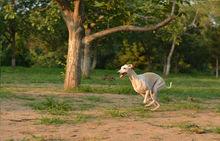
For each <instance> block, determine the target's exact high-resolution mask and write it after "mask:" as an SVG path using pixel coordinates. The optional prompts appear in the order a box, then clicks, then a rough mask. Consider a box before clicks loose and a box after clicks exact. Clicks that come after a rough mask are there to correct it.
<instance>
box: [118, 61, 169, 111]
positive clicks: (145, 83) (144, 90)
mask: <svg viewBox="0 0 220 141" xmlns="http://www.w3.org/2000/svg"><path fill="white" fill-rule="evenodd" d="M118 72H119V73H120V78H122V77H124V76H125V75H128V77H129V79H130V81H131V84H132V86H133V88H134V90H135V91H136V92H137V93H138V94H140V95H141V96H143V97H144V101H143V103H144V104H146V103H147V102H149V103H148V104H146V105H145V106H147V107H148V106H151V105H153V104H154V105H155V106H156V107H155V108H153V109H151V110H152V111H154V110H156V109H158V108H159V107H160V104H159V103H158V101H157V93H158V91H159V90H160V89H162V88H164V87H165V86H166V85H165V81H164V80H163V78H161V77H160V76H159V75H158V74H155V73H152V72H147V73H144V74H140V75H137V74H136V73H135V72H134V70H133V65H132V64H125V65H123V66H122V67H121V69H120V70H119V71H118ZM171 86H172V83H170V86H169V87H167V88H171Z"/></svg>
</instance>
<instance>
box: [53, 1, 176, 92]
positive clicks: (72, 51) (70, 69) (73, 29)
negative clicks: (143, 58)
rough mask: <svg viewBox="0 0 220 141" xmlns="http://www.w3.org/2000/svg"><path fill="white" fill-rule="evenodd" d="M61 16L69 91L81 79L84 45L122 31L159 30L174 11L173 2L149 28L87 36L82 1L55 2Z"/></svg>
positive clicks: (125, 27) (116, 29) (125, 28)
mask: <svg viewBox="0 0 220 141" xmlns="http://www.w3.org/2000/svg"><path fill="white" fill-rule="evenodd" d="M55 1H56V2H57V3H58V5H59V7H60V9H61V11H62V15H63V19H64V21H65V23H66V26H67V29H68V33H69V39H68V54H67V64H66V73H65V82H64V89H66V90H67V89H71V88H74V87H77V86H79V84H80V77H81V66H80V65H81V53H82V49H83V48H84V46H85V44H86V45H88V44H90V43H91V42H92V41H94V40H95V39H98V38H102V37H104V36H106V35H109V34H112V33H115V32H122V31H136V32H147V31H152V30H156V29H159V28H161V27H163V26H165V25H167V24H168V23H169V22H170V21H172V20H173V19H174V16H173V13H174V10H175V5H176V3H175V1H174V2H173V6H171V7H172V8H171V9H172V10H171V11H172V12H171V14H170V15H169V16H168V17H167V18H166V19H164V20H162V21H161V22H159V23H157V24H155V25H150V26H143V27H140V26H132V25H122V26H117V27H113V28H107V29H105V30H102V31H98V32H96V33H92V34H89V35H86V34H85V29H84V23H85V18H86V17H85V16H86V15H85V3H84V0H72V1H71V0H66V1H63V0H55Z"/></svg>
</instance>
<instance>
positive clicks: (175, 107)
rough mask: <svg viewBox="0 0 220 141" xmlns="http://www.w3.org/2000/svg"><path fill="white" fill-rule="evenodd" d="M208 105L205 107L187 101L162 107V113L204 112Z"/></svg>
mask: <svg viewBox="0 0 220 141" xmlns="http://www.w3.org/2000/svg"><path fill="white" fill-rule="evenodd" d="M206 106H208V105H203V104H200V103H193V102H187V101H180V102H175V103H169V104H165V105H162V106H161V110H162V111H175V110H196V111H199V110H204V109H206V108H207V107H206Z"/></svg>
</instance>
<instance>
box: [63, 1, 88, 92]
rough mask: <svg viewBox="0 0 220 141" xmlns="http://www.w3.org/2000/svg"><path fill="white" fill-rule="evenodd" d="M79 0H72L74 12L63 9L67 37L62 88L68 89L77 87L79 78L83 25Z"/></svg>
mask: <svg viewBox="0 0 220 141" xmlns="http://www.w3.org/2000/svg"><path fill="white" fill-rule="evenodd" d="M81 5H82V1H81V0H76V1H74V12H72V11H70V10H66V11H64V20H65V22H66V25H67V28H68V33H69V39H68V54H67V64H66V73H65V80H64V89H65V90H69V89H72V88H75V87H78V86H79V84H80V79H81V67H80V66H81V65H80V64H81V53H82V48H83V45H84V44H83V43H82V39H83V37H84V36H85V35H84V27H83V19H82V18H83V14H84V13H83V12H84V11H83V7H82V6H81Z"/></svg>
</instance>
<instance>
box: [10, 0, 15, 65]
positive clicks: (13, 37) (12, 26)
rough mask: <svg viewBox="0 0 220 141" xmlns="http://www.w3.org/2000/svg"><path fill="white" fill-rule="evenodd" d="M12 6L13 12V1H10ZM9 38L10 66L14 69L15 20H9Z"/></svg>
mask: <svg viewBox="0 0 220 141" xmlns="http://www.w3.org/2000/svg"><path fill="white" fill-rule="evenodd" d="M12 6H13V9H14V11H15V10H16V9H15V0H12ZM9 26H10V34H11V35H10V36H11V50H12V54H11V66H12V67H15V66H16V37H15V35H16V22H15V19H13V20H11V22H10V24H9Z"/></svg>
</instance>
